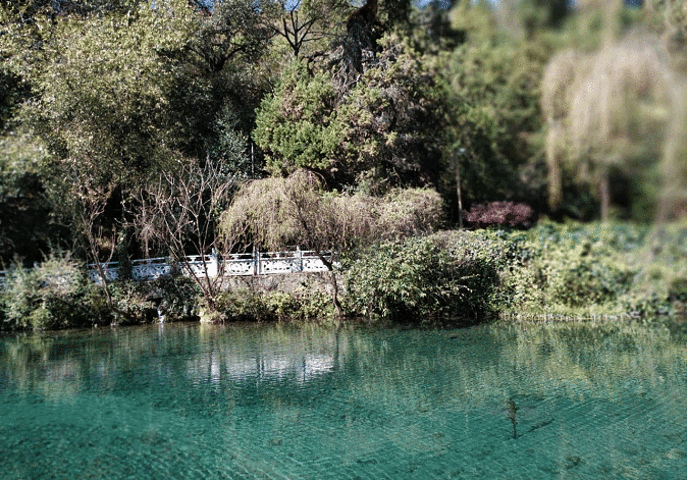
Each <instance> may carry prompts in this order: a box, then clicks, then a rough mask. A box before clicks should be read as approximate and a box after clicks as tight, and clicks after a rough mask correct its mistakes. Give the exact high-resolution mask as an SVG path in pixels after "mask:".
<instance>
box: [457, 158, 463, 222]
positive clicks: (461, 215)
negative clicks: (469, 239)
mask: <svg viewBox="0 0 688 480" xmlns="http://www.w3.org/2000/svg"><path fill="white" fill-rule="evenodd" d="M456 197H457V198H458V205H457V206H458V207H459V228H463V203H462V201H461V163H460V157H459V156H458V155H457V156H456Z"/></svg>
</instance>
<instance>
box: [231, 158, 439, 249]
mask: <svg viewBox="0 0 688 480" xmlns="http://www.w3.org/2000/svg"><path fill="white" fill-rule="evenodd" d="M442 218H443V211H442V205H441V199H440V197H439V195H438V194H437V193H436V192H434V191H432V190H428V189H408V190H401V189H399V190H397V189H394V190H390V191H389V192H388V194H387V195H385V196H383V197H372V196H369V195H364V194H355V195H349V194H328V193H326V191H325V185H324V182H323V180H322V178H321V177H319V176H318V175H316V174H314V173H312V172H309V171H307V170H298V171H296V172H294V173H293V174H292V175H290V176H289V177H287V178H284V179H281V178H266V179H262V180H255V181H253V182H250V183H247V184H245V185H244V186H242V188H241V189H240V190H239V191H238V192H237V193H236V195H235V196H234V200H233V202H232V205H231V206H230V208H229V209H227V210H226V211H225V212H224V214H223V216H222V220H221V223H220V230H221V232H222V235H223V236H226V237H228V238H239V237H240V236H243V237H244V238H245V240H246V242H247V243H249V244H255V245H260V246H261V247H264V248H268V249H272V250H279V249H280V248H283V247H284V246H287V245H300V246H302V247H304V248H306V249H309V250H315V251H316V252H317V253H318V254H322V253H324V252H340V253H342V252H345V251H348V250H350V249H352V248H354V247H356V246H365V245H366V244H369V243H371V242H373V241H375V240H377V239H380V238H396V237H403V236H408V235H417V234H421V233H425V232H429V231H432V230H434V229H435V228H437V227H438V226H439V224H440V223H441V222H442Z"/></svg>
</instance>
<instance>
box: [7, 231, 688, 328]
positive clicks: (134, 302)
mask: <svg viewBox="0 0 688 480" xmlns="http://www.w3.org/2000/svg"><path fill="white" fill-rule="evenodd" d="M65 274H68V275H65ZM66 278H69V281H66V280H59V279H66ZM340 278H341V282H342V284H343V285H342V286H343V287H344V288H343V289H344V295H343V301H342V303H343V306H344V308H345V311H346V312H347V314H348V315H349V316H350V317H352V318H353V317H356V318H365V319H366V321H369V322H404V323H406V322H410V321H418V320H419V319H420V321H434V320H438V319H442V320H449V321H457V322H460V323H462V324H465V323H475V322H480V321H484V320H485V319H488V318H495V317H496V316H500V317H502V318H504V319H507V320H520V319H524V318H542V319H548V318H549V319H569V318H581V317H629V318H639V319H648V320H654V319H656V318H661V317H664V318H673V317H676V316H679V318H685V311H686V227H685V225H678V224H677V225H669V226H665V227H662V228H652V227H648V226H637V225H632V224H627V223H619V224H613V223H611V224H598V223H595V224H578V223H567V224H555V223H552V222H547V221H545V222H541V223H540V224H538V225H537V226H536V227H534V228H532V229H530V230H527V231H504V230H477V231H443V232H439V233H436V234H433V235H431V236H425V237H415V238H410V239H407V240H404V241H400V242H388V243H383V244H379V245H375V246H373V247H370V248H368V249H365V250H360V251H358V252H356V253H355V254H354V255H351V256H349V257H348V258H345V259H343V261H342V271H341V272H340ZM327 290H328V288H327V285H326V284H324V283H323V282H316V281H314V280H313V278H312V277H304V280H303V281H302V282H300V286H299V288H291V289H290V290H289V291H281V290H280V289H279V288H262V289H261V288H258V289H256V288H253V289H250V288H249V289H243V290H241V289H232V290H230V291H228V292H226V293H223V294H222V295H221V296H220V298H219V301H218V302H217V310H218V311H217V312H214V314H213V315H212V318H214V319H222V320H224V321H233V320H257V321H279V320H302V321H318V322H334V321H335V311H334V308H333V306H332V303H331V301H330V298H329V294H328V292H327ZM110 291H111V294H112V301H111V302H110V304H109V305H108V302H107V301H106V298H105V294H104V292H103V289H102V288H101V287H98V286H97V285H95V284H93V283H91V282H89V281H88V280H87V279H86V277H85V275H84V273H83V271H82V270H80V269H79V268H78V264H77V262H75V261H74V260H72V259H71V258H70V257H69V256H68V255H56V256H53V257H51V258H50V259H49V260H48V261H46V262H45V263H44V264H42V265H40V266H39V267H38V268H36V269H34V270H32V271H30V272H25V271H23V270H21V269H13V270H12V273H11V274H10V275H9V278H8V279H7V286H6V287H5V289H4V290H3V292H2V295H1V296H0V318H1V319H2V325H3V328H4V329H36V330H40V329H55V328H67V327H84V326H93V325H104V324H112V323H116V324H127V323H141V322H151V321H157V319H158V315H159V314H162V315H164V316H165V319H166V320H167V321H174V320H180V319H187V320H188V319H198V318H201V317H203V316H204V305H203V301H202V297H201V296H200V295H199V292H198V291H197V289H196V287H195V286H194V285H193V284H192V282H190V281H189V280H188V279H185V278H183V277H177V278H167V279H161V280H158V281H155V282H148V283H141V284H139V283H136V282H133V281H129V282H126V281H124V282H116V283H113V284H112V285H111V288H110Z"/></svg>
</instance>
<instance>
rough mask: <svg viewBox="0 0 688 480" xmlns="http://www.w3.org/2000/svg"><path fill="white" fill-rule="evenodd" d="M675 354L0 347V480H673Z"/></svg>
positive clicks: (506, 334)
mask: <svg viewBox="0 0 688 480" xmlns="http://www.w3.org/2000/svg"><path fill="white" fill-rule="evenodd" d="M685 341H686V339H685V334H679V335H675V334H671V333H670V332H669V331H667V330H664V329H651V328H645V327H641V326H637V325H624V324H587V325H581V324H557V325H541V326H538V325H530V326H527V327H519V326H482V327H475V328H470V329H462V330H451V331H447V330H443V331H421V330H404V331H398V330H370V329H351V330H348V329H344V330H342V331H340V332H339V333H336V332H334V331H332V330H324V329H323V330H321V329H318V328H302V329H295V328H287V327H282V326H275V325H269V326H258V325H253V326H250V325H233V326H232V325H229V326H209V325H199V324H169V325H154V326H144V327H132V328H119V329H112V330H111V329H95V330H88V331H76V332H62V333H49V334H42V335H23V336H5V337H0V478H2V479H14V478H18V479H19V478H21V479H32V478H35V479H49V478H54V479H77V478H103V479H119V478H126V479H139V478H140V479H148V478H155V479H157V478H160V479H163V478H165V479H167V478H179V479H187V478H188V479H196V478H198V479H201V478H202V479H214V478H218V479H220V478H229V479H450V478H457V479H458V478H465V479H468V478H470V479H485V478H488V479H553V478H557V479H560V478H562V479H568V478H570V479H574V478H575V479H602V478H604V479H610V478H611V479H613V478H618V479H626V478H628V479H680V478H686V344H685Z"/></svg>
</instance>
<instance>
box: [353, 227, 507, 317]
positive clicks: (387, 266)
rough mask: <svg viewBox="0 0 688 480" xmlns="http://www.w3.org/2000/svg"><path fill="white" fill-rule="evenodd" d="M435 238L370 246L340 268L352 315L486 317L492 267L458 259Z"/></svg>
mask: <svg viewBox="0 0 688 480" xmlns="http://www.w3.org/2000/svg"><path fill="white" fill-rule="evenodd" d="M445 247H446V243H444V242H442V241H440V240H439V239H438V238H434V237H433V238H428V237H416V238H411V239H407V240H405V241H403V242H388V243H383V244H380V245H376V246H374V247H371V248H369V249H367V250H365V251H363V252H361V253H360V254H359V255H357V256H356V257H354V258H351V259H349V260H348V261H347V262H346V264H345V269H346V276H347V304H348V306H349V308H350V309H351V310H352V313H353V314H355V315H362V316H365V317H369V318H387V319H414V320H416V319H427V318H430V317H460V318H463V319H465V318H470V319H474V320H475V319H478V318H481V317H484V316H488V315H490V314H491V311H492V310H491V300H492V295H493V293H494V287H495V286H496V283H497V274H496V269H495V267H494V262H492V261H491V260H490V259H489V258H486V257H483V256H479V255H478V256H459V255H452V253H451V252H450V251H449V250H448V249H447V248H445Z"/></svg>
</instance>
